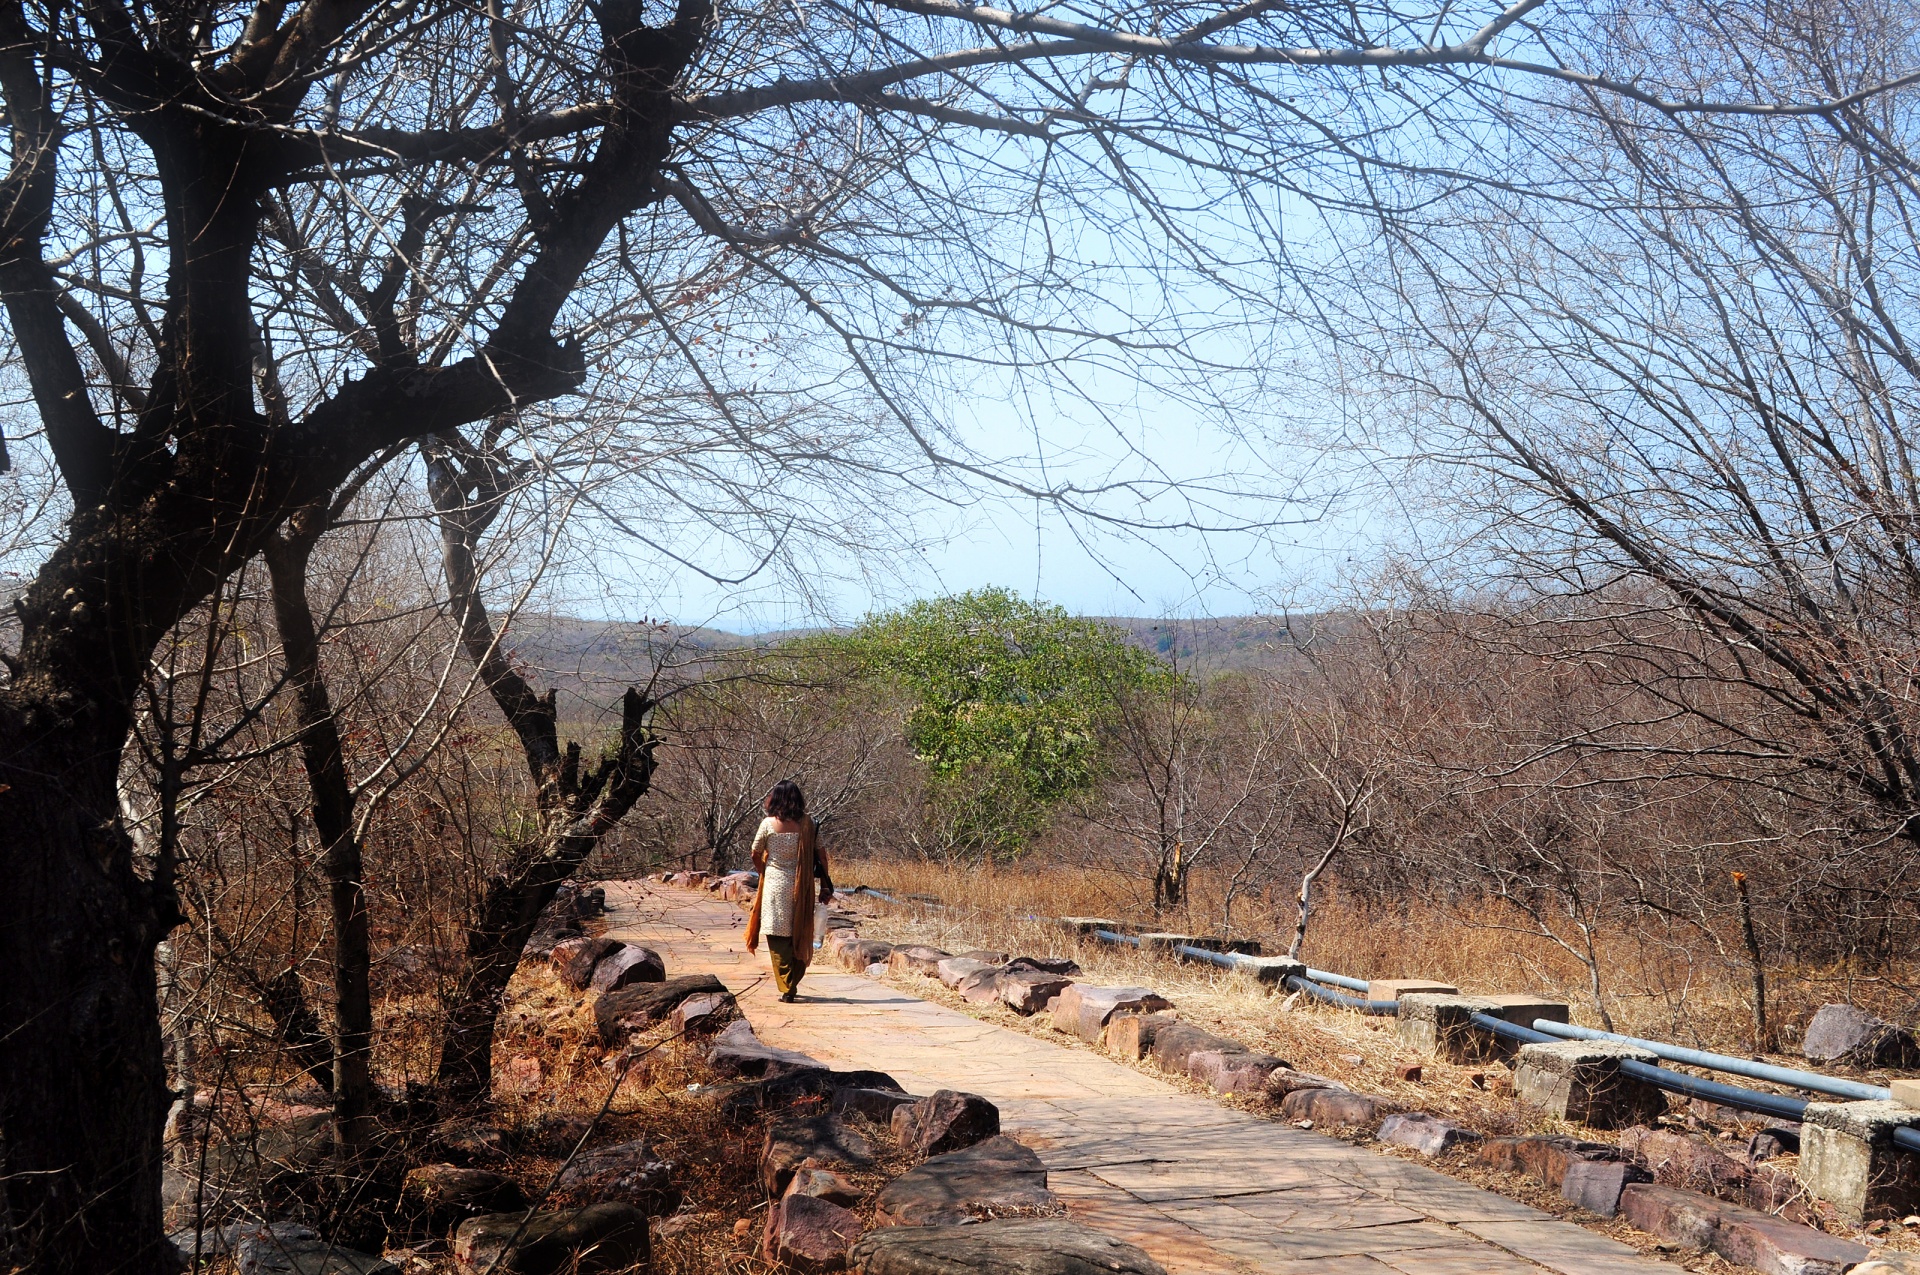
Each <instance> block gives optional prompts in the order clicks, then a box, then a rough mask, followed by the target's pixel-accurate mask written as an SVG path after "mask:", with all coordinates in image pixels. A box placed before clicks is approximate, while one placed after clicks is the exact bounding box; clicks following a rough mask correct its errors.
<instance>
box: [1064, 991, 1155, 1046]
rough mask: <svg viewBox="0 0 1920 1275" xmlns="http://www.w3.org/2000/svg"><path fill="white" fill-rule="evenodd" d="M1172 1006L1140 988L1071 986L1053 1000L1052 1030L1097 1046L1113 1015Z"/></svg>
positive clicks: (1147, 1011)
mask: <svg viewBox="0 0 1920 1275" xmlns="http://www.w3.org/2000/svg"><path fill="white" fill-rule="evenodd" d="M1172 1008H1173V1002H1172V1001H1169V1000H1168V999H1166V997H1164V996H1161V995H1160V994H1159V993H1157V992H1152V991H1149V990H1148V989H1146V988H1144V987H1094V986H1091V985H1090V984H1087V983H1075V984H1074V985H1073V986H1071V987H1069V988H1067V989H1066V990H1065V991H1063V992H1061V993H1060V994H1059V995H1058V996H1056V997H1054V998H1053V1026H1054V1030H1056V1031H1062V1032H1065V1033H1067V1034H1068V1035H1069V1036H1078V1037H1079V1038H1080V1039H1081V1040H1084V1041H1087V1042H1088V1043H1090V1044H1098V1043H1099V1041H1100V1036H1101V1034H1102V1033H1103V1032H1105V1031H1106V1027H1107V1020H1108V1019H1110V1018H1112V1017H1113V1016H1114V1015H1115V1014H1147V1013H1152V1012H1153V1011H1154V1010H1160V1009H1172Z"/></svg>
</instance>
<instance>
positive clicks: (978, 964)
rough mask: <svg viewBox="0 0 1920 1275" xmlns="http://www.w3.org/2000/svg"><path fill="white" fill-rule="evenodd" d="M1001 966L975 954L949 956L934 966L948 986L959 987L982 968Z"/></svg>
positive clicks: (937, 974)
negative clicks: (970, 975)
mask: <svg viewBox="0 0 1920 1275" xmlns="http://www.w3.org/2000/svg"><path fill="white" fill-rule="evenodd" d="M998 968H1000V967H999V965H998V964H997V963H996V962H993V961H983V960H981V959H979V958H978V957H974V956H949V957H948V958H947V959H946V960H944V961H942V962H940V964H939V965H937V966H936V967H934V972H935V976H936V977H937V978H939V980H940V981H941V982H942V983H945V984H946V985H947V986H948V987H959V986H960V983H961V981H962V980H963V979H965V978H966V977H967V975H969V974H978V973H980V972H981V971H982V970H995V969H998Z"/></svg>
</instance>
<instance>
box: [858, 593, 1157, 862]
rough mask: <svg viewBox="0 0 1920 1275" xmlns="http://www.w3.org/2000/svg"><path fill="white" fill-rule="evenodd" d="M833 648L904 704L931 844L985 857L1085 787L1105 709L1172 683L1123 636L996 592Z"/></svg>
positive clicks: (917, 611)
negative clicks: (923, 772) (895, 691)
mask: <svg viewBox="0 0 1920 1275" xmlns="http://www.w3.org/2000/svg"><path fill="white" fill-rule="evenodd" d="M845 641H846V642H847V644H848V646H849V647H850V649H851V650H852V651H853V652H855V654H856V657H857V658H858V659H859V661H860V662H861V665H862V667H863V668H864V669H865V671H866V672H867V674H868V676H870V677H875V678H879V679H883V680H886V681H890V682H893V683H896V684H897V685H899V686H901V687H902V688H903V689H904V690H906V691H907V692H908V694H909V696H910V698H911V700H912V704H913V706H912V708H911V709H910V711H909V712H908V714H907V719H906V724H905V729H906V737H907V742H908V743H909V745H911V747H912V748H913V750H914V752H915V753H916V754H917V755H918V756H919V757H920V759H921V760H922V761H924V762H926V764H927V766H928V767H929V768H930V770H931V772H932V778H933V781H934V792H933V794H932V796H933V802H932V811H933V812H935V814H936V816H937V819H938V821H939V822H940V823H941V824H942V825H944V826H943V827H942V828H940V829H938V830H937V832H938V834H939V839H940V840H941V841H943V842H945V843H947V844H949V845H951V846H952V847H953V848H954V849H955V850H958V851H961V852H971V853H980V854H988V855H997V856H1004V855H1010V854H1014V853H1017V852H1018V851H1019V850H1020V849H1021V848H1022V847H1023V846H1024V845H1025V844H1026V843H1027V842H1028V841H1030V840H1031V839H1032V838H1033V837H1034V836H1035V835H1037V834H1038V833H1039V831H1040V830H1041V829H1042V828H1044V827H1045V824H1046V818H1047V814H1048V811H1049V810H1050V809H1051V808H1052V807H1053V806H1054V805H1055V804H1057V803H1058V802H1059V801H1061V800H1062V799H1063V798H1065V797H1067V796H1070V795H1071V794H1073V793H1076V792H1079V791H1082V790H1084V789H1086V788H1088V787H1090V786H1091V785H1092V783H1093V781H1094V778H1095V776H1096V774H1097V771H1098V766H1099V751H1100V746H1099V734H1098V728H1099V727H1100V725H1101V723H1102V722H1103V721H1104V720H1105V719H1106V718H1107V717H1108V716H1110V715H1111V714H1112V713H1113V711H1114V708H1115V704H1116V702H1117V699H1118V697H1119V696H1120V695H1122V694H1125V693H1128V692H1131V691H1136V690H1140V689H1144V688H1147V687H1149V686H1152V685H1155V684H1157V683H1159V682H1160V681H1163V680H1165V679H1168V678H1171V677H1173V676H1174V673H1173V671H1172V670H1171V669H1169V668H1168V667H1167V666H1166V665H1164V664H1162V663H1161V662H1160V661H1158V660H1156V659H1154V658H1153V657H1152V656H1151V655H1149V654H1147V653H1146V652H1144V651H1142V650H1140V649H1139V648H1137V647H1135V646H1134V645H1132V643H1130V642H1129V641H1128V639H1127V635H1126V633H1125V632H1124V631H1122V630H1120V629H1116V628H1113V627H1112V626H1110V625H1104V624H1100V623H1098V622H1096V621H1093V620H1085V619H1080V618H1077V617H1074V616H1070V615H1068V614H1067V613H1066V612H1065V611H1064V610H1062V609H1061V608H1059V607H1056V606H1045V605H1041V604H1037V603H1031V602H1026V601H1023V600H1022V599H1020V598H1019V597H1017V596H1016V595H1014V594H1012V593H1010V592H1008V591H1006V590H1004V589H982V590H979V591H977V592H973V593H963V594H960V595H958V596H956V597H950V598H936V599H933V600H931V601H926V602H916V603H914V604H913V605H911V606H908V607H905V608H903V609H901V610H899V611H894V612H890V613H888V614H886V615H881V616H875V617H873V618H871V619H869V620H868V621H867V622H866V623H865V624H864V625H862V626H861V627H860V628H859V629H858V630H857V631H856V632H855V633H854V634H853V635H852V636H851V637H849V638H847V639H845Z"/></svg>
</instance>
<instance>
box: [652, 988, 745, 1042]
mask: <svg viewBox="0 0 1920 1275" xmlns="http://www.w3.org/2000/svg"><path fill="white" fill-rule="evenodd" d="M739 1017H740V1007H739V1006H738V1005H736V1004H735V1003H734V1000H733V993H732V992H702V993H700V994H699V995H698V996H689V997H687V999H685V1000H683V1001H681V1002H680V1003H679V1004H678V1005H676V1006H674V1009H673V1013H671V1014H669V1015H668V1016H667V1025H668V1026H669V1027H670V1028H672V1029H673V1033H674V1034H675V1035H676V1036H710V1035H712V1034H713V1033H715V1032H717V1031H719V1030H720V1029H722V1028H723V1027H726V1026H727V1025H728V1024H730V1023H732V1022H734V1021H735V1020H736V1019H738V1018H739Z"/></svg>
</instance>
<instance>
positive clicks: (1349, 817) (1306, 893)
mask: <svg viewBox="0 0 1920 1275" xmlns="http://www.w3.org/2000/svg"><path fill="white" fill-rule="evenodd" d="M1352 828H1353V807H1352V806H1351V805H1348V806H1343V807H1342V809H1341V811H1340V823H1339V825H1338V826H1337V827H1336V828H1335V829H1334V830H1333V840H1332V841H1331V842H1330V843H1329V844H1328V846H1327V851H1326V853H1325V854H1323V855H1321V856H1320V862H1318V863H1316V864H1314V865H1313V867H1312V868H1311V869H1309V870H1308V872H1307V874H1306V875H1305V876H1303V877H1301V878H1300V898H1299V903H1300V914H1299V919H1298V920H1296V921H1295V922H1294V926H1293V942H1292V943H1290V944H1288V945H1287V959H1288V960H1290V961H1297V960H1299V959H1300V948H1301V946H1302V945H1303V944H1304V943H1306V941H1307V917H1308V914H1309V912H1310V909H1311V908H1312V905H1313V883H1314V882H1315V881H1318V880H1319V879H1320V874H1321V873H1322V872H1325V871H1326V870H1327V865H1328V864H1330V863H1332V862H1333V858H1334V856H1335V855H1337V854H1339V853H1340V848H1341V847H1342V846H1344V845H1346V844H1347V835H1348V833H1349V832H1350V831H1351V829H1352Z"/></svg>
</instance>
